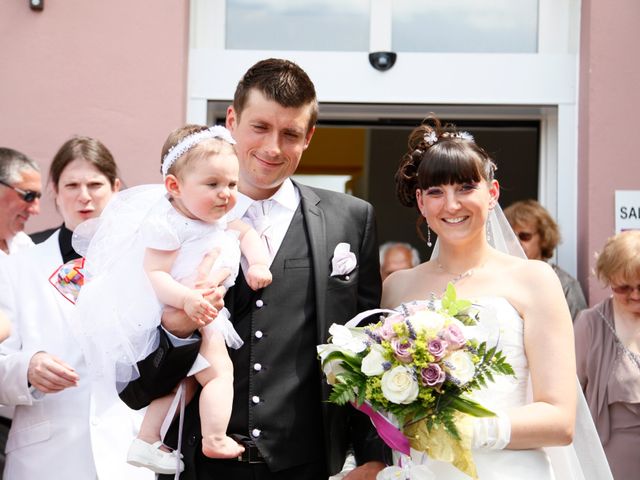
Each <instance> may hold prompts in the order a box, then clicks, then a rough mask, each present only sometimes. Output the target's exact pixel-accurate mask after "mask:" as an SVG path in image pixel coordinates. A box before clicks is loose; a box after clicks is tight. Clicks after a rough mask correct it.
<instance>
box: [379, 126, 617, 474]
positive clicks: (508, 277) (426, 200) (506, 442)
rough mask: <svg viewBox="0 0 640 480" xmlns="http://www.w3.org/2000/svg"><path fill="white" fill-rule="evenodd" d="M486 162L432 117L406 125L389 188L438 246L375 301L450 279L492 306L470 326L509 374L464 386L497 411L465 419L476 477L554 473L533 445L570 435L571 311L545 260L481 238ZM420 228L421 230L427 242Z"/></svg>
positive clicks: (387, 301) (462, 292) (557, 442)
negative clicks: (470, 425)
mask: <svg viewBox="0 0 640 480" xmlns="http://www.w3.org/2000/svg"><path fill="white" fill-rule="evenodd" d="M495 169H496V167H495V165H494V164H493V162H492V161H491V159H490V158H489V156H488V155H487V153H486V152H485V151H484V150H483V149H482V148H480V147H479V146H477V145H476V144H475V142H474V140H473V138H472V137H471V136H470V135H469V134H467V133H466V132H457V131H456V130H455V129H453V127H447V128H446V129H444V128H442V126H441V125H440V123H439V121H438V120H437V119H435V118H431V119H430V121H428V122H426V123H424V124H423V125H421V126H420V127H418V128H416V129H415V130H414V131H413V132H412V134H411V136H410V138H409V151H408V153H407V154H406V155H405V157H404V158H403V161H402V163H401V166H400V168H399V170H398V172H397V174H396V186H397V193H398V196H399V198H400V200H401V202H402V203H403V205H405V206H409V207H413V206H416V207H417V209H418V211H419V212H420V214H421V217H420V221H421V222H422V223H426V226H427V228H428V229H430V230H431V231H433V232H434V233H435V234H437V235H438V245H437V249H436V252H435V253H434V255H433V256H432V258H431V260H430V261H428V262H425V263H423V264H421V265H419V266H417V267H415V268H413V269H409V270H401V271H398V272H396V273H393V274H392V275H391V276H389V277H388V278H387V280H386V281H385V283H384V285H383V295H382V307H383V308H394V307H396V306H398V305H400V304H402V303H408V302H411V301H415V300H416V299H428V298H430V297H431V296H432V295H433V294H435V295H436V297H439V296H440V295H441V294H442V293H443V292H444V290H445V288H446V286H447V284H448V283H449V282H453V283H454V284H455V287H456V290H457V293H458V297H459V298H465V299H468V300H471V301H473V302H474V303H476V304H477V305H478V306H479V308H480V309H481V311H482V310H486V311H493V312H495V315H482V313H481V316H480V319H481V320H480V322H479V324H478V326H477V327H474V331H473V332H472V333H471V334H472V335H473V336H475V337H476V338H478V339H480V340H489V341H493V343H494V344H495V343H496V342H499V348H501V349H502V350H503V351H504V353H505V354H506V355H507V358H508V361H509V362H510V363H511V365H512V366H513V368H514V370H515V373H516V378H515V379H514V378H513V377H506V376H499V377H496V382H495V383H489V384H488V386H487V387H486V388H485V389H484V390H481V391H479V392H477V393H476V394H475V395H474V398H475V399H476V400H478V401H479V402H480V403H482V404H483V405H485V406H486V407H488V408H489V409H491V410H492V411H494V412H495V413H496V414H497V416H496V417H491V418H488V419H474V439H473V457H474V460H475V463H476V466H477V468H478V476H479V478H480V479H481V480H488V479H490V480H497V479H536V480H545V479H553V478H564V477H563V476H559V475H558V473H557V472H556V473H554V468H553V467H552V462H551V461H550V458H549V455H548V453H547V450H545V449H543V447H555V446H562V445H569V444H571V442H572V440H573V436H574V429H575V418H576V370H575V355H574V342H573V328H572V322H571V316H570V313H569V309H568V307H567V303H566V301H565V299H564V295H563V293H562V288H561V286H560V282H559V280H558V277H557V276H556V275H555V273H554V272H553V270H552V269H551V268H550V267H549V266H548V265H547V264H546V263H545V262H541V261H535V260H526V257H525V258H518V257H517V256H513V255H509V254H508V253H505V252H506V250H507V249H504V250H505V252H503V251H499V250H498V249H496V248H494V247H493V246H492V244H493V242H494V239H492V238H489V239H487V236H488V235H489V237H491V233H488V229H487V220H488V218H489V217H490V214H491V216H492V217H493V216H494V215H493V213H492V211H493V210H494V209H495V210H498V211H499V208H500V207H499V206H498V203H497V202H498V197H499V193H500V190H499V185H498V182H497V181H496V180H495V179H494V171H495ZM500 214H501V212H500ZM430 236H431V232H428V233H427V243H430V241H431V240H430ZM514 240H515V238H514ZM483 318H485V319H488V318H493V319H494V320H493V321H486V320H485V322H483V321H482V320H483ZM551 450H553V449H551ZM427 465H428V466H429V468H430V469H431V470H432V471H433V472H434V474H435V478H437V479H438V480H449V479H458V478H459V479H467V478H469V477H467V476H466V475H465V474H464V473H462V472H460V471H459V470H457V469H456V468H455V467H453V466H452V465H450V464H448V463H443V462H438V461H433V460H427ZM605 466H606V464H605ZM585 477H586V478H589V476H588V475H585ZM576 478H577V477H576ZM591 478H607V476H606V475H605V476H603V477H591ZM609 478H610V477H609Z"/></svg>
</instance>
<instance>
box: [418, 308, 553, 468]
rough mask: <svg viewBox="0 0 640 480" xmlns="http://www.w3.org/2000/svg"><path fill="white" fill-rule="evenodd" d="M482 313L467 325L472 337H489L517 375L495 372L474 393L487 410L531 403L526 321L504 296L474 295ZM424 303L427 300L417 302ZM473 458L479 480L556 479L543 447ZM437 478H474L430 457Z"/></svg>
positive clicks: (476, 453) (479, 453) (483, 453)
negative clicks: (525, 347)
mask: <svg viewBox="0 0 640 480" xmlns="http://www.w3.org/2000/svg"><path fill="white" fill-rule="evenodd" d="M471 300H472V301H473V304H474V307H475V308H477V310H478V312H479V321H478V322H477V324H476V325H474V326H469V327H464V332H465V334H466V336H467V338H474V339H476V340H478V341H479V342H483V341H486V342H487V347H492V346H493V345H497V346H498V349H499V350H501V351H502V353H503V354H504V355H505V356H506V358H507V361H508V362H509V364H510V365H511V366H512V367H513V370H514V373H515V376H507V375H495V376H494V378H495V381H494V382H488V383H487V386H486V387H484V388H482V389H480V390H476V391H475V392H474V393H473V394H472V395H470V397H472V398H473V399H474V400H476V401H478V402H479V403H480V404H482V405H483V406H485V407H486V408H488V409H490V410H493V411H496V410H503V411H508V410H509V409H510V408H513V407H517V406H520V405H524V404H525V403H527V401H528V400H527V399H528V396H529V395H528V390H529V366H528V362H527V356H526V354H525V350H524V321H523V319H522V317H521V316H520V314H519V313H518V311H517V310H516V309H515V308H514V307H513V305H511V303H509V301H508V300H507V299H506V298H504V297H481V298H477V299H471ZM415 303H423V302H415ZM473 457H474V460H475V463H476V466H477V468H478V475H479V478H480V480H507V479H509V480H511V479H519V480H534V479H535V480H552V479H554V478H555V477H554V475H553V471H552V468H551V463H550V461H549V458H548V456H547V454H546V453H545V452H544V451H543V450H542V449H532V450H499V451H480V450H474V451H473ZM427 465H428V466H429V468H430V469H431V470H432V471H433V472H434V473H435V478H437V479H438V480H463V479H468V478H469V477H468V476H467V475H465V474H464V473H462V472H460V471H459V470H457V469H456V468H455V467H453V466H452V465H451V464H449V463H444V462H438V461H433V460H427Z"/></svg>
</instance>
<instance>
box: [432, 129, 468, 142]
mask: <svg viewBox="0 0 640 480" xmlns="http://www.w3.org/2000/svg"><path fill="white" fill-rule="evenodd" d="M441 138H461V139H462V140H468V141H470V142H473V141H474V140H473V135H471V134H470V133H469V132H444V133H442V134H441V135H440V137H438V134H437V133H436V132H435V130H431V131H430V132H429V133H425V134H424V141H425V142H426V144H427V145H429V146H431V145H433V144H434V143H436V142H437V141H438V140H439V139H441Z"/></svg>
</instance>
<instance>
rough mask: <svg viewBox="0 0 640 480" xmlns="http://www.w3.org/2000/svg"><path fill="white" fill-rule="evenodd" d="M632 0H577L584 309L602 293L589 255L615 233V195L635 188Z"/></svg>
mask: <svg viewBox="0 0 640 480" xmlns="http://www.w3.org/2000/svg"><path fill="white" fill-rule="evenodd" d="M639 19H640V2H638V0H582V26H581V31H582V34H581V36H582V38H581V45H580V62H581V65H580V126H579V168H580V171H579V197H578V199H579V204H580V207H579V211H578V225H579V231H578V235H579V242H578V258H579V265H578V275H579V278H580V280H581V281H582V283H583V285H584V286H587V285H588V296H589V304H590V305H593V304H595V303H597V302H598V301H600V300H602V299H603V298H605V296H607V295H608V294H609V293H608V290H605V289H603V288H602V287H601V285H600V284H599V282H598V280H597V279H595V277H594V275H593V273H592V270H593V266H594V253H595V252H596V251H600V249H601V248H602V246H603V245H604V242H605V240H606V239H607V238H608V237H609V236H611V235H613V234H614V233H615V230H614V229H615V224H614V195H615V191H616V190H625V189H626V190H640V162H639V160H640V159H639V155H638V138H639V137H640V116H639V113H640V90H639V87H640V55H638V52H637V47H638V45H640V29H638V20H639Z"/></svg>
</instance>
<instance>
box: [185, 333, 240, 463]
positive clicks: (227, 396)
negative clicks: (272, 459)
mask: <svg viewBox="0 0 640 480" xmlns="http://www.w3.org/2000/svg"><path fill="white" fill-rule="evenodd" d="M202 337H203V338H202V346H201V347H200V353H201V354H202V355H203V356H204V357H205V358H206V359H207V360H208V361H209V363H210V364H211V366H210V367H208V368H206V369H205V370H203V371H201V372H199V373H197V374H196V379H197V380H198V382H199V383H200V385H202V393H201V394H200V422H201V427H202V453H203V454H204V455H205V456H207V457H210V458H234V457H237V456H238V455H240V454H241V453H242V452H243V451H244V447H242V446H241V445H239V444H238V443H237V442H235V441H234V440H233V439H231V438H230V437H228V436H227V433H226V432H227V426H228V425H229V418H230V417H231V407H232V404H233V364H232V363H231V359H230V358H229V355H228V353H227V347H226V345H225V343H224V338H223V337H222V334H221V333H220V332H217V331H215V330H213V329H207V331H203V335H202Z"/></svg>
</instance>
